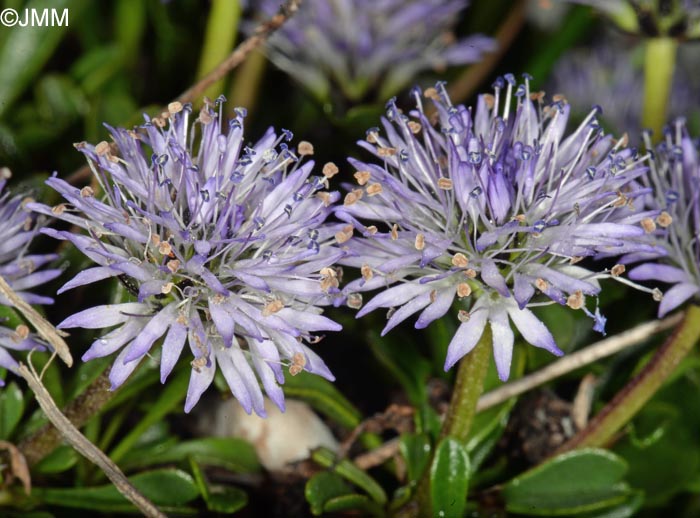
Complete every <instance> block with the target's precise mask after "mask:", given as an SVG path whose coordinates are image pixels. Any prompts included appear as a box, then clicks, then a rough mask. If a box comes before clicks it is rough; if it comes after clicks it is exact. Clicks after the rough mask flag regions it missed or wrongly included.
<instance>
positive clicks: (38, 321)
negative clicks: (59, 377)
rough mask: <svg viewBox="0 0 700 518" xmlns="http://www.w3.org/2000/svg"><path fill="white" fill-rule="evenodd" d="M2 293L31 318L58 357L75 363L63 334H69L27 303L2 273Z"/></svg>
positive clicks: (23, 313)
mask: <svg viewBox="0 0 700 518" xmlns="http://www.w3.org/2000/svg"><path fill="white" fill-rule="evenodd" d="M0 293H1V294H2V295H3V296H4V297H5V298H7V299H8V300H9V301H10V304H11V305H12V306H14V307H15V308H17V309H18V310H19V311H20V313H22V315H23V316H24V318H26V319H27V320H29V322H30V323H31V324H32V325H33V326H34V328H35V329H36V330H37V332H38V333H39V335H40V336H41V337H42V338H43V339H44V340H46V341H47V342H49V343H50V344H51V345H52V346H53V348H54V350H55V351H56V354H58V357H59V358H61V360H63V361H64V363H65V364H66V365H68V366H69V367H71V366H72V365H73V357H72V356H71V354H70V349H68V344H67V343H66V342H65V341H64V340H63V338H62V336H61V335H63V336H68V335H67V334H66V333H62V332H61V331H58V330H57V329H56V328H55V327H54V326H52V325H51V323H49V322H48V321H47V320H46V319H45V318H44V317H42V316H41V315H40V314H39V313H38V312H37V311H36V310H35V309H34V308H33V307H31V306H30V305H29V304H27V303H26V302H25V301H24V300H23V299H22V297H20V296H19V295H17V294H16V293H15V290H13V289H12V287H11V286H10V285H9V284H8V283H7V281H6V280H5V279H4V278H3V277H2V276H1V275H0Z"/></svg>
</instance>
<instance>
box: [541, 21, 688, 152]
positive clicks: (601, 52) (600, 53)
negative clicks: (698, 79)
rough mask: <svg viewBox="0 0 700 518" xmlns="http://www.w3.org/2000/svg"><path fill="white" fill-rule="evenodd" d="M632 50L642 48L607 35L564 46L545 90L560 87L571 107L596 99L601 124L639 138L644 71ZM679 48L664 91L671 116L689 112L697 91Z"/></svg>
mask: <svg viewBox="0 0 700 518" xmlns="http://www.w3.org/2000/svg"><path fill="white" fill-rule="evenodd" d="M613 49H615V50H613ZM638 50H642V49H641V48H639V47H637V48H635V47H630V46H625V45H624V41H623V40H622V39H618V38H615V37H613V36H609V35H608V36H605V37H601V38H600V39H599V40H597V41H596V42H595V43H594V44H593V45H591V46H587V47H585V48H579V49H574V50H571V51H568V52H566V53H565V54H564V55H563V56H562V58H561V59H560V60H559V61H558V62H557V64H556V65H555V67H554V69H553V70H552V74H551V76H550V79H549V81H548V84H547V91H551V92H566V96H567V97H568V98H570V99H576V106H575V108H579V109H582V110H587V109H588V107H589V106H591V105H593V104H599V105H600V106H601V108H602V110H603V112H602V114H601V115H600V117H599V119H600V122H601V124H603V125H605V126H606V127H609V128H612V129H613V130H614V131H615V132H616V134H622V132H626V133H627V134H628V135H629V137H630V139H632V141H633V142H634V143H639V142H641V129H642V121H641V112H642V106H643V92H642V88H640V86H639V85H641V84H643V83H644V71H643V69H642V63H641V60H640V59H637V58H641V55H639V56H638V55H637V51H638ZM680 54H681V55H680V56H679V58H680V59H679V63H678V66H677V67H676V68H675V70H674V80H673V85H672V89H671V95H670V96H669V106H668V113H669V114H670V116H671V117H676V116H679V115H681V114H688V113H691V112H692V111H693V110H694V109H695V99H697V97H698V95H699V94H700V91H699V89H698V87H697V84H694V82H693V81H691V75H692V74H690V73H689V70H691V68H690V66H686V65H690V64H691V63H685V61H684V60H683V57H684V55H683V53H682V52H681V53H680ZM688 57H689V58H691V56H688ZM687 61H689V62H690V61H691V60H690V59H688V60H687ZM693 63H694V61H693ZM692 66H694V65H692ZM602 92H605V95H601V93H602ZM582 114H583V113H581V114H579V113H574V114H573V115H575V116H576V115H582ZM618 132H619V133H618Z"/></svg>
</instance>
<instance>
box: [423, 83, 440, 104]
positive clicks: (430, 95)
mask: <svg viewBox="0 0 700 518" xmlns="http://www.w3.org/2000/svg"><path fill="white" fill-rule="evenodd" d="M423 95H424V96H425V98H426V99H432V100H433V101H440V94H439V93H438V91H437V89H436V88H433V87H432V86H431V87H429V88H426V89H425V90H423Z"/></svg>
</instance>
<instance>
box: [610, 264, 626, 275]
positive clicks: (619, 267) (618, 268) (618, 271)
mask: <svg viewBox="0 0 700 518" xmlns="http://www.w3.org/2000/svg"><path fill="white" fill-rule="evenodd" d="M625 270H626V268H625V265H624V264H616V265H615V266H613V267H612V268H611V269H610V275H612V276H613V277H619V276H620V275H622V274H623V273H625Z"/></svg>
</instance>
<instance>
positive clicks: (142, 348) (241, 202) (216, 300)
mask: <svg viewBox="0 0 700 518" xmlns="http://www.w3.org/2000/svg"><path fill="white" fill-rule="evenodd" d="M168 108H169V112H166V113H165V114H164V115H163V116H162V117H159V118H156V119H149V118H148V117H146V123H145V124H143V125H142V126H140V127H139V128H136V129H135V130H133V131H132V130H126V129H121V128H109V129H110V132H111V136H112V139H113V141H114V143H113V144H112V145H109V144H107V143H106V142H102V143H100V144H98V145H96V146H93V145H91V144H87V143H80V144H78V145H77V148H78V149H79V150H80V151H81V152H82V153H84V154H85V156H86V157H87V159H88V162H89V163H90V166H91V167H92V169H93V171H94V172H95V176H96V179H97V181H98V183H99V186H100V191H101V192H100V194H99V195H98V193H96V192H95V191H93V189H92V188H90V187H84V188H82V189H77V188H75V187H72V186H71V185H69V184H68V183H66V182H65V181H63V180H61V179H59V178H57V177H54V178H51V179H50V180H48V182H47V183H48V184H49V185H50V186H51V187H53V188H54V189H55V190H57V191H58V192H59V193H61V194H62V195H63V197H64V198H65V201H66V203H65V204H62V205H59V206H57V207H53V208H49V207H46V206H42V205H38V204H37V205H36V206H35V209H36V210H37V211H41V212H44V213H45V214H53V215H55V216H57V217H59V218H60V219H62V220H64V221H67V222H68V223H71V224H73V225H76V226H77V227H80V228H82V229H83V230H84V233H80V234H78V233H71V232H68V231H55V230H47V229H44V232H45V233H46V234H49V235H51V236H54V237H56V238H58V239H65V240H68V241H70V242H71V243H73V244H74V245H75V246H76V247H77V248H78V249H79V250H80V251H81V252H82V253H83V254H85V255H86V256H87V257H89V258H90V259H92V260H93V261H94V262H95V263H97V265H98V266H95V267H93V268H90V269H87V270H85V271H82V272H80V273H79V274H78V275H76V276H75V277H74V278H73V279H72V280H71V281H69V282H68V283H66V285H64V286H63V287H62V288H61V290H60V292H64V291H66V290H69V289H71V288H75V287H78V286H83V285H86V284H90V283H93V282H96V281H99V280H102V279H105V278H108V277H118V278H119V279H120V280H122V281H123V283H124V284H125V285H126V286H127V288H128V289H129V291H131V292H132V294H133V296H134V297H135V298H136V300H135V301H133V302H126V303H123V304H110V305H104V306H97V307H93V308H90V309H86V310H84V311H82V312H80V313H77V314H75V315H73V316H71V317H69V318H67V319H66V320H64V321H63V322H62V323H61V324H59V326H58V327H59V328H72V327H82V328H89V329H102V328H108V327H114V326H116V327H115V328H114V329H113V330H111V331H109V332H107V333H105V334H104V335H102V336H101V337H100V338H99V339H98V340H96V341H95V342H94V343H93V344H92V346H91V347H90V349H89V350H88V351H87V352H86V353H85V355H84V356H83V360H91V359H93V358H98V357H102V356H107V355H109V354H112V353H114V352H116V351H120V352H119V354H118V356H117V358H116V360H115V361H114V365H113V367H112V370H111V372H110V380H111V382H112V387H113V388H115V387H118V386H119V385H121V384H122V383H123V382H124V381H125V380H126V378H127V377H128V376H129V374H130V373H131V372H132V371H133V370H134V369H135V368H136V366H137V365H138V363H139V361H140V360H141V359H142V358H143V357H144V356H145V355H146V354H148V353H149V351H150V350H151V348H152V347H153V345H154V344H155V343H156V342H157V341H159V340H160V339H162V354H161V359H160V368H161V380H162V381H163V382H164V381H165V379H166V378H167V376H168V375H169V374H170V372H171V370H172V369H173V367H174V366H175V363H176V362H177V360H178V358H179V357H180V355H181V352H182V350H183V348H184V346H185V344H187V345H188V346H189V349H190V351H191V353H192V357H193V359H192V361H191V365H192V374H191V378H190V385H189V388H188V391H187V399H186V402H185V411H189V410H190V409H191V408H192V407H193V405H195V403H196V402H197V401H198V400H199V398H200V396H201V395H202V393H203V392H204V390H205V389H206V388H207V387H208V386H209V385H210V384H211V382H212V380H213V379H214V374H215V370H216V366H217V364H218V366H219V368H220V369H221V372H222V373H223V375H224V377H225V378H226V381H227V382H228V385H229V387H230V388H231V391H232V393H233V395H234V396H235V397H236V398H237V399H238V400H239V401H240V402H241V404H242V405H243V407H244V408H245V410H246V411H247V412H250V411H251V410H255V412H257V413H258V414H259V415H264V414H265V410H264V406H263V394H262V391H261V389H260V387H259V384H258V383H259V382H260V383H262V386H263V388H264V390H265V392H266V393H267V395H268V396H269V397H270V398H271V399H272V400H273V401H274V402H275V403H276V404H277V406H279V407H280V408H281V409H283V408H284V399H283V394H282V390H281V388H280V387H279V385H278V384H280V383H283V381H284V376H283V366H285V365H287V366H290V372H292V373H293V374H296V373H297V372H299V371H301V370H302V368H303V369H305V370H307V371H309V372H312V373H315V374H319V375H321V376H323V377H325V378H328V379H331V380H332V379H333V375H332V374H331V373H330V371H329V370H328V368H327V367H326V365H325V364H324V362H323V361H322V360H321V358H319V357H318V356H317V355H316V354H315V353H314V352H313V351H312V349H311V348H310V347H308V346H307V344H310V343H316V342H317V341H318V340H319V339H320V338H319V337H318V336H316V335H315V333H318V332H322V331H328V330H333V331H337V330H339V329H340V326H339V325H338V324H336V323H335V322H333V321H331V320H329V319H328V318H326V317H324V316H322V315H321V314H320V313H321V308H320V306H322V305H326V304H328V303H329V302H330V298H331V297H332V296H333V293H334V292H337V286H338V279H337V278H336V270H334V269H333V268H332V265H333V264H334V263H335V262H336V261H337V260H338V259H339V258H340V257H341V256H342V255H343V252H342V251H340V250H338V249H337V248H334V247H333V246H330V245H331V244H332V241H333V236H334V234H335V229H334V227H332V226H329V225H327V224H325V223H324V221H325V219H326V216H327V215H328V213H329V211H330V210H331V209H330V208H329V205H330V203H332V202H333V201H334V200H335V199H337V197H338V194H337V193H329V192H326V191H323V190H322V189H323V188H324V187H325V186H326V184H327V181H326V179H327V178H326V176H328V175H330V174H332V173H333V172H334V170H337V168H336V167H335V166H333V165H332V164H327V165H326V167H324V173H325V174H326V176H312V175H311V172H312V169H313V165H314V164H313V162H311V161H307V162H306V163H304V164H302V163H301V160H300V156H303V155H309V154H312V152H313V148H312V146H311V144H309V143H308V142H302V143H300V144H299V148H298V154H295V153H294V152H293V151H292V150H291V149H290V148H289V147H288V145H287V143H286V142H287V141H289V140H291V138H292V134H291V132H289V131H287V130H283V131H282V134H281V136H278V135H276V134H275V132H274V131H273V129H272V128H271V129H269V130H268V131H267V132H266V133H265V134H264V135H263V137H262V138H261V139H260V140H259V141H258V142H257V143H256V144H254V145H253V144H246V140H244V134H243V122H244V118H245V110H243V109H240V108H237V109H236V110H235V116H234V117H233V118H231V119H230V120H226V119H225V117H224V116H223V100H222V99H220V100H218V101H217V103H216V105H215V106H212V105H206V106H205V107H204V108H203V109H202V111H201V112H200V113H199V115H198V116H196V115H193V114H192V113H191V111H192V108H191V106H190V105H185V106H182V105H180V104H179V103H173V104H171V105H169V107H168Z"/></svg>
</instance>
